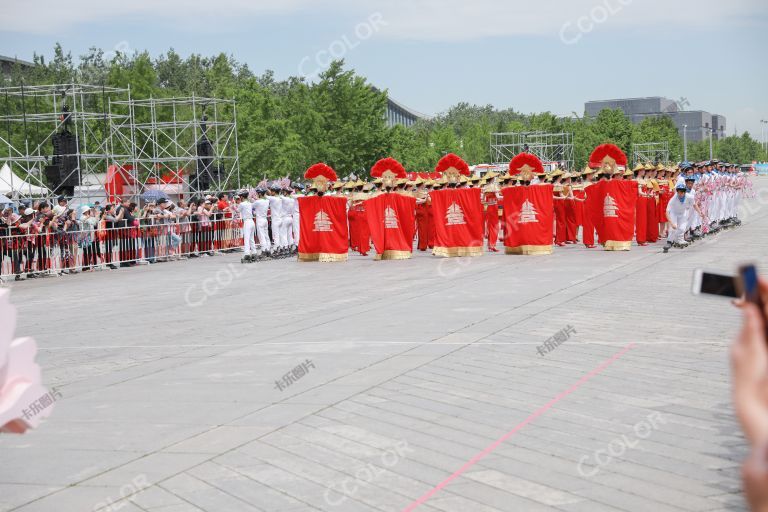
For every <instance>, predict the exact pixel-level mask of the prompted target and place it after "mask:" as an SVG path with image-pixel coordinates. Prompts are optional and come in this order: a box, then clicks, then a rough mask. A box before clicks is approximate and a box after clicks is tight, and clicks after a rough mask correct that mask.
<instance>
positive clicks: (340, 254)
mask: <svg viewBox="0 0 768 512" xmlns="http://www.w3.org/2000/svg"><path fill="white" fill-rule="evenodd" d="M297 201H299V222H300V228H299V232H300V233H301V237H299V261H325V262H328V261H346V260H347V257H348V248H349V231H348V229H347V198H346V197H339V196H322V197H321V196H308V197H299V198H298V199H297Z"/></svg>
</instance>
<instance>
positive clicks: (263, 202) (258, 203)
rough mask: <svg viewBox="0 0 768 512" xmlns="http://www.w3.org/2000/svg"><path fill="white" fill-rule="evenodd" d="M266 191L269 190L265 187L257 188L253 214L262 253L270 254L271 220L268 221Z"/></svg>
mask: <svg viewBox="0 0 768 512" xmlns="http://www.w3.org/2000/svg"><path fill="white" fill-rule="evenodd" d="M266 193H267V190H266V189H264V188H257V189H256V196H257V199H256V200H254V201H253V215H254V216H255V217H256V236H257V237H258V238H259V248H260V249H261V252H262V254H266V255H267V256H269V255H270V254H271V251H272V243H271V242H270V241H269V221H267V212H268V211H269V201H268V200H267V199H266V198H265V197H264V195H265V194H266Z"/></svg>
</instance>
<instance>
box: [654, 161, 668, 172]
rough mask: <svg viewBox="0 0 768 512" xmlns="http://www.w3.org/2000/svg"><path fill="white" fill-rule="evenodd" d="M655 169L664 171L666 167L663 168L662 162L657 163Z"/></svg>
mask: <svg viewBox="0 0 768 512" xmlns="http://www.w3.org/2000/svg"><path fill="white" fill-rule="evenodd" d="M656 170H657V171H666V169H665V168H664V164H662V163H659V165H657V166H656Z"/></svg>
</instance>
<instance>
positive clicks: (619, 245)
mask: <svg viewBox="0 0 768 512" xmlns="http://www.w3.org/2000/svg"><path fill="white" fill-rule="evenodd" d="M631 247H632V241H631V240H630V241H629V242H623V241H618V240H606V241H605V250H606V251H628V250H629V249H630V248H631Z"/></svg>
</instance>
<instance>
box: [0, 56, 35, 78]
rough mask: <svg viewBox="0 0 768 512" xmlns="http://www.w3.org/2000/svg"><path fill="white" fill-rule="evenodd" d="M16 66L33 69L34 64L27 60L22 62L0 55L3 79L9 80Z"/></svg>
mask: <svg viewBox="0 0 768 512" xmlns="http://www.w3.org/2000/svg"><path fill="white" fill-rule="evenodd" d="M14 66H21V67H29V68H31V67H34V64H33V63H32V62H28V61H26V60H20V59H15V58H13V57H6V56H4V55H0V75H2V77H3V78H8V77H10V76H11V71H12V70H13V67H14Z"/></svg>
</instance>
